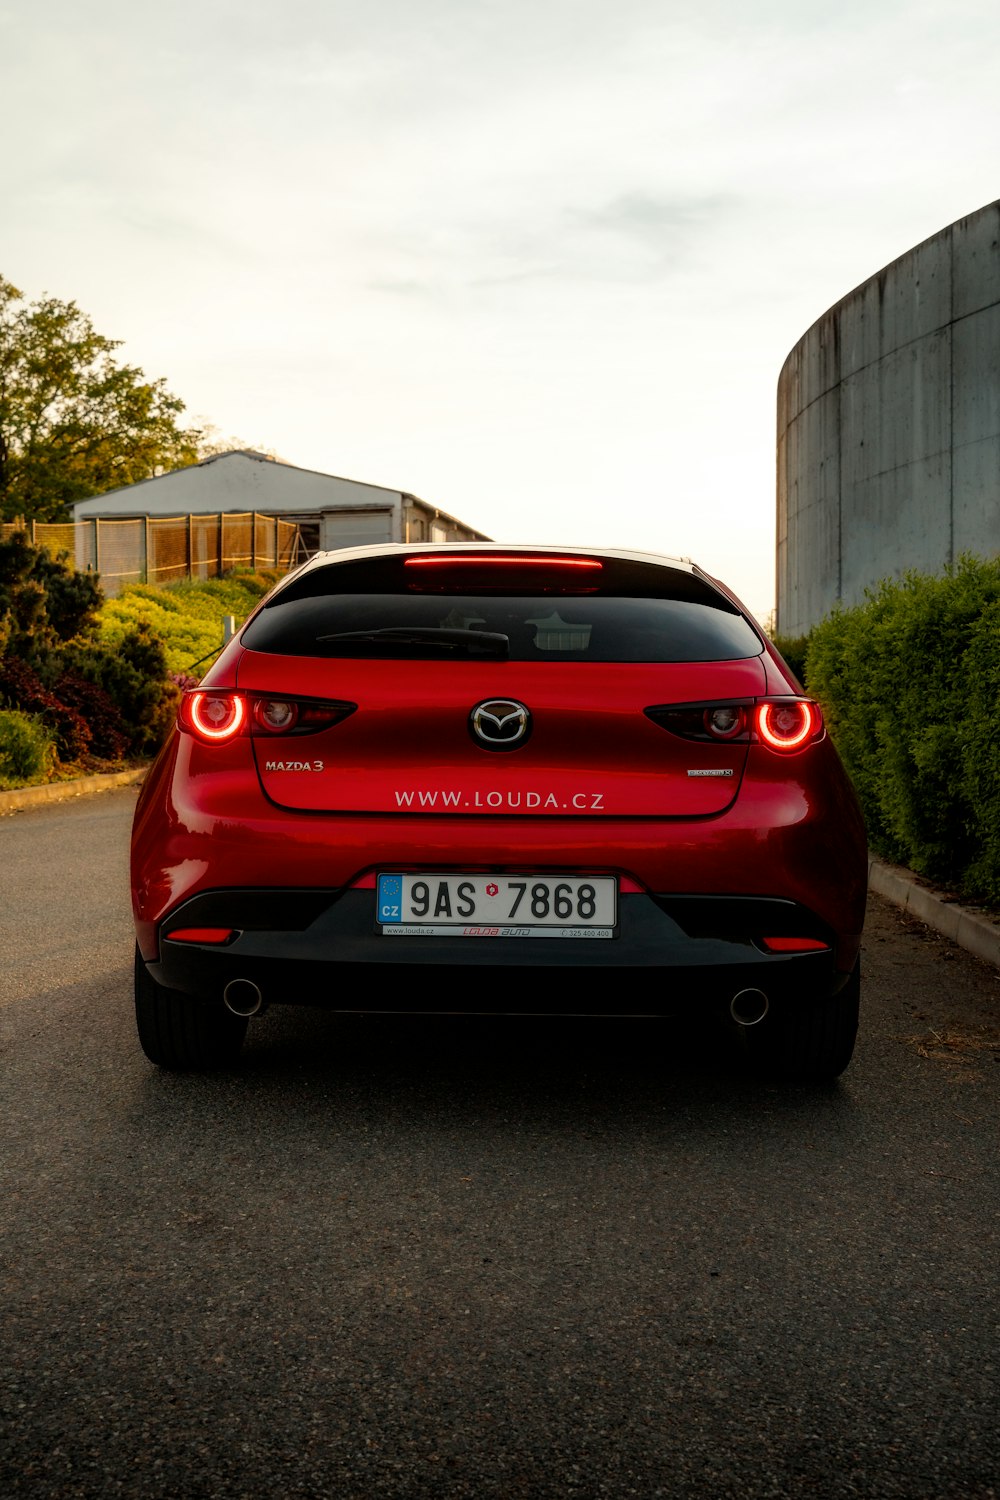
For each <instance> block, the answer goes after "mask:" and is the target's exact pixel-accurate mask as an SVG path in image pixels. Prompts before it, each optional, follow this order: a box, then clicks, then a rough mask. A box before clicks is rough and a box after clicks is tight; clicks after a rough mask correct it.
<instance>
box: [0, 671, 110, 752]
mask: <svg viewBox="0 0 1000 1500" xmlns="http://www.w3.org/2000/svg"><path fill="white" fill-rule="evenodd" d="M0 703H3V704H5V705H6V706H7V707H8V708H11V709H21V710H22V711H23V712H25V713H28V714H33V715H36V716H37V717H39V718H41V719H42V720H43V721H44V723H45V726H46V728H47V729H48V730H49V732H50V733H51V735H52V737H53V739H54V741H55V745H56V749H57V751H58V754H59V758H60V760H63V761H72V762H76V761H80V760H82V759H83V757H84V756H85V755H86V754H87V749H88V747H89V745H90V729H89V727H88V725H87V722H86V720H85V719H84V718H83V717H82V716H81V715H80V714H79V713H77V711H76V710H75V709H74V708H71V707H70V706H69V705H68V704H66V703H64V702H62V701H61V699H59V698H58V697H57V696H56V695H55V693H50V692H49V690H48V688H47V687H46V686H45V684H44V683H43V682H42V679H41V678H40V677H39V675H38V673H37V672H36V671H35V670H34V669H33V668H32V667H30V666H29V665H28V663H27V662H25V661H22V660H21V659H20V657H18V656H12V655H10V653H7V654H6V655H4V656H0Z"/></svg>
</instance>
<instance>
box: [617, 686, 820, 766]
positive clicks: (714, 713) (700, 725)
mask: <svg viewBox="0 0 1000 1500" xmlns="http://www.w3.org/2000/svg"><path fill="white" fill-rule="evenodd" d="M646 714H647V716H648V717H649V718H650V719H652V720H653V722H654V724H659V725H660V727H661V728H662V729H669V730H670V732H671V734H676V735H679V736H680V738H681V739H684V740H700V741H701V742H702V743H703V744H704V743H715V744H733V743H735V744H740V743H743V744H746V743H748V742H750V741H756V742H757V743H758V744H761V745H766V746H767V748H768V749H769V750H774V751H776V752H777V753H778V754H779V755H787V754H789V753H791V752H793V751H795V750H803V749H805V747H806V746H807V745H811V744H812V743H813V742H814V741H815V740H818V739H821V738H822V735H823V715H822V713H821V712H820V709H819V706H818V705H817V704H815V703H813V702H812V701H811V700H810V699H808V698H763V699H758V700H756V701H753V700H749V701H747V702H744V703H738V702H733V701H731V700H730V701H725V700H724V701H720V702H717V703H684V704H676V705H674V704H666V703H664V704H659V705H658V706H657V707H655V708H647V709H646Z"/></svg>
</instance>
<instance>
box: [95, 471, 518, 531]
mask: <svg viewBox="0 0 1000 1500" xmlns="http://www.w3.org/2000/svg"><path fill="white" fill-rule="evenodd" d="M73 512H74V519H75V520H76V521H92V520H94V519H95V518H98V519H107V520H126V519H136V520H140V519H141V520H145V519H149V520H159V519H166V518H168V517H170V518H187V517H192V516H205V515H219V514H222V515H231V514H239V515H246V514H247V513H257V514H259V515H265V516H276V517H278V518H279V519H281V520H283V521H291V522H294V523H296V524H297V525H298V527H299V531H300V534H301V537H302V541H303V543H304V545H305V549H306V551H307V552H314V551H316V550H317V548H319V549H322V550H325V549H327V548H331V547H356V546H362V545H366V544H371V543H375V542H459V541H489V540H490V538H489V537H487V536H486V535H485V533H483V532H481V531H477V530H476V529H475V527H473V526H468V525H466V523H465V522H464V521H459V520H457V519H456V518H455V517H454V516H450V515H448V514H447V512H446V511H443V510H440V509H439V508H438V507H437V506H435V505H430V504H428V503H427V501H425V500H419V499H418V498H417V496H416V495H410V494H407V493H406V491H405V490H390V489H385V488H384V487H383V486H382V485H378V484H362V483H360V482H359V481H358V480H355V479H340V478H338V477H337V476H336V475H334V474H320V473H317V472H316V471H315V470H313V469H299V468H296V467H295V465H294V464H288V463H284V462H282V461H281V460H278V459H272V458H268V457H267V456H266V455H265V454H263V453H254V452H251V451H248V450H236V451H234V452H230V453H220V454H216V455H214V456H213V457H211V458H206V459H203V460H202V461H201V462H200V463H197V464H191V465H189V466H188V467H187V468H185V469H173V470H171V472H170V473H168V474H161V475H158V476H157V477H156V478H155V479H144V480H141V481H140V482H139V483H138V484H130V485H126V486H125V488H124V489H120V490H110V491H108V492H107V493H106V494H104V495H94V496H92V497H91V499H89V500H81V501H80V502H79V503H78V504H77V505H75V506H74V507H73Z"/></svg>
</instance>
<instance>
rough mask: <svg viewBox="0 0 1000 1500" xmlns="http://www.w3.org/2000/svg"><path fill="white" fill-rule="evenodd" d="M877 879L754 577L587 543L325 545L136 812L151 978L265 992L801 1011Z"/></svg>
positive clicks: (369, 1004) (610, 1009)
mask: <svg viewBox="0 0 1000 1500" xmlns="http://www.w3.org/2000/svg"><path fill="white" fill-rule="evenodd" d="M866 878H867V863H866V845H865V839H864V830H863V827H862V824H861V819H860V814H859V812H858V808H857V803H856V800H855V798H854V795H853V792H852V790H851V787H850V784H849V782H848V780H847V778H846V776H845V774H844V772H843V769H842V767H841V765H840V762H839V759H838V757H837V755H836V751H835V749H834V747H833V745H832V744H831V742H830V740H829V738H828V736H827V735H826V732H825V729H824V726H823V721H822V715H821V713H820V711H819V709H818V708H817V706H816V705H815V704H812V703H810V702H809V701H808V700H807V699H805V698H804V697H803V695H802V693H801V691H800V689H799V686H798V684H797V683H796V682H795V681H794V679H793V678H792V677H791V675H790V674H789V673H788V671H787V669H786V668H785V667H784V664H783V663H782V662H781V660H780V658H779V657H778V656H777V655H776V653H775V652H774V650H773V648H772V647H771V646H770V644H769V643H768V642H767V641H766V639H765V638H764V637H763V636H762V635H761V633H760V632H759V631H758V630H757V629H756V627H755V626H754V624H753V622H752V621H751V620H750V619H749V618H748V617H747V616H746V614H745V612H744V611H743V610H742V609H741V607H740V606H739V604H738V603H737V601H736V600H735V599H734V598H733V597H732V595H731V594H729V593H728V591H727V590H725V589H724V588H723V587H722V586H721V585H719V584H718V583H716V582H715V580H713V579H711V578H710V577H708V576H707V575H705V574H704V573H702V572H701V571H700V570H699V569H697V568H695V567H694V566H693V565H691V564H690V563H685V562H682V561H678V560H672V559H664V558H658V557H651V556H648V555H644V554H633V553H626V552H608V551H594V550H584V549H574V548H537V547H503V546H500V545H499V544H478V545H462V546H455V545H450V546H442V547H423V548H420V547H394V546H387V547H382V548H363V549H350V550H345V551H343V552H335V553H328V554H323V555H321V556H320V557H318V558H316V559H314V560H313V561H312V562H311V563H309V564H307V565H306V567H304V568H303V569H300V570H299V571H298V572H297V573H295V574H293V575H291V576H290V577H289V578H288V579H286V580H285V581H284V583H283V584H282V585H279V587H278V588H277V589H276V590H275V591H274V592H273V593H272V594H271V595H270V596H269V597H268V599H267V600H265V601H264V603H263V604H262V606H261V607H260V608H259V609H258V610H257V611H256V612H255V614H254V615H253V616H252V617H251V618H250V620H249V621H248V622H247V624H246V626H245V627H244V629H243V630H242V631H241V632H240V635H239V637H238V639H236V640H234V641H233V642H231V643H230V645H229V646H228V647H227V648H226V650H225V651H224V652H223V654H222V656H221V657H220V658H219V660H218V661H217V663H216V665H215V666H214V667H213V669H212V671H211V672H210V673H209V674H208V675H207V677H206V678H205V680H204V681H203V683H202V684H201V686H200V687H199V689H198V690H196V691H195V692H192V693H189V694H187V695H185V699H184V702H183V704H182V707H181V712H180V715H179V720H178V728H177V731H176V733H175V734H174V736H173V737H172V739H171V741H170V743H169V744H168V745H167V746H166V747H165V749H164V752H163V753H162V755H161V757H160V759H159V761H158V762H157V764H156V766H155V767H154V768H153V770H152V771H151V773H150V776H149V777H148V779H147V782H146V785H145V786H144V789H143V793H142V796H141V799H140V804H139V807H138V809H137V814H136V823H135V832H134V838H133V890H134V905H135V916H136V931H137V938H138V945H139V953H140V960H141V962H142V963H143V965H144V966H145V969H146V972H147V975H148V978H149V981H150V982H151V983H152V984H155V985H157V986H159V987H161V988H162V989H163V990H164V991H165V992H170V993H173V994H176V995H183V996H188V997H191V998H193V999H195V1000H198V1001H203V1002H206V1003H209V1004H215V1005H219V1004H222V1003H223V1002H225V1003H226V1004H228V1006H229V1008H230V1009H231V1010H232V1011H236V1012H242V1013H244V1014H249V1013H253V1012H254V1011H256V1010H258V1009H259V1008H261V1007H262V1006H264V1005H265V1004H268V1003H307V1004H317V1005H325V1006H330V1007H333V1008H335V1009H341V1010H386V1011H406V1010H443V1011H455V1010H463V1011H503V1012H515V1011H534V1012H561V1013H575V1012H591V1013H594V1012H599V1013H613V1014H637V1015H638V1014H642V1015H650V1014H653V1015H659V1014H665V1013H670V1012H677V1011H680V1012H684V1013H688V1014H694V1015H698V1014H709V1013H713V1012H714V1013H722V1014H731V1015H733V1016H734V1017H735V1019H736V1020H737V1021H738V1022H740V1023H741V1024H742V1025H743V1026H745V1027H747V1026H756V1025H757V1024H758V1023H760V1022H762V1021H764V1020H765V1017H767V1015H768V1014H769V1013H771V1016H772V1025H773V1018H774V1016H775V1015H777V1014H780V1013H782V1012H787V1010H788V1009H789V1007H795V1006H796V1005H799V1006H801V1005H802V1004H803V1003H812V1002H823V1001H825V1000H827V999H831V998H832V997H834V996H836V995H837V994H839V993H840V992H841V991H843V990H844V988H845V986H849V985H850V984H851V983H853V982H854V976H855V975H856V969H857V957H858V949H859V944H860V934H861V928H862V924H863V917H864V905H865V890H866ZM803 997H805V1000H803Z"/></svg>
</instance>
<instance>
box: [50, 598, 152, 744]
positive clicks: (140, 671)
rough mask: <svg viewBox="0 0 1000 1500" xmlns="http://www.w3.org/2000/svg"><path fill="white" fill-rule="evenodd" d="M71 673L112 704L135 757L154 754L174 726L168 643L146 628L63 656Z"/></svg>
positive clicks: (143, 625) (140, 627)
mask: <svg viewBox="0 0 1000 1500" xmlns="http://www.w3.org/2000/svg"><path fill="white" fill-rule="evenodd" d="M63 661H64V663H65V667H66V671H67V672H68V673H69V674H70V675H72V676H73V677H74V678H78V679H81V680H82V681H83V682H85V683H90V684H93V685H94V687H95V688H97V689H98V690H99V693H100V695H101V701H103V699H105V698H106V699H108V700H110V702H111V704H112V705H113V712H115V713H116V714H117V725H116V727H117V730H118V732H119V734H121V735H122V736H123V737H124V739H125V741H126V746H127V751H128V754H129V755H130V756H135V757H139V758H143V757H147V756H151V755H155V754H156V752H157V751H158V750H159V748H160V746H161V745H162V744H163V741H164V740H165V739H166V737H167V734H168V733H169V732H170V729H171V727H172V725H173V721H174V714H175V711H176V707H177V699H178V691H177V688H176V687H175V686H174V684H173V683H172V682H171V681H170V678H169V675H168V673H167V662H166V650H165V648H164V645H163V642H162V641H161V640H160V639H159V637H158V636H156V635H154V634H153V633H152V631H151V630H150V629H149V627H148V626H147V625H145V624H143V623H140V624H138V625H137V626H136V627H135V628H134V629H132V630H128V631H125V632H123V633H122V634H121V635H120V637H119V639H118V640H117V642H116V643H115V645H114V646H113V647H112V646H110V645H108V644H106V643H101V644H99V645H88V646H87V647H86V648H83V649H80V648H78V649H73V648H72V647H71V648H68V649H67V651H66V652H65V653H64V654H63Z"/></svg>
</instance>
